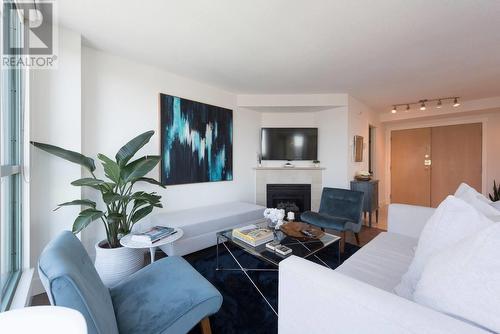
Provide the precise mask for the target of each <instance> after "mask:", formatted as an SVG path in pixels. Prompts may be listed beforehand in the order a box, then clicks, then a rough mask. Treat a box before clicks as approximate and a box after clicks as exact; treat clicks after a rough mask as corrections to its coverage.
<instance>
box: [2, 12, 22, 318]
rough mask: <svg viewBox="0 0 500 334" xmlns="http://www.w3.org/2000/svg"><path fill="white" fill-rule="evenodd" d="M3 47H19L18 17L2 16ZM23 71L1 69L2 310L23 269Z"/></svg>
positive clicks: (20, 29) (20, 36) (9, 298)
mask: <svg viewBox="0 0 500 334" xmlns="http://www.w3.org/2000/svg"><path fill="white" fill-rule="evenodd" d="M2 29H3V31H2V43H1V44H2V47H4V46H5V45H19V42H20V41H22V38H23V25H22V22H21V19H20V18H19V16H17V15H10V13H6V12H5V11H4V12H3V13H2ZM23 76H24V70H23V69H22V68H6V67H3V66H2V68H1V81H0V85H1V86H0V90H1V93H0V99H1V104H0V106H1V117H0V163H1V187H0V292H1V299H0V311H3V310H5V309H7V308H8V307H9V305H10V303H11V301H12V297H13V295H14V291H15V288H16V286H17V283H18V281H19V278H20V276H21V269H22V260H21V259H22V254H21V250H22V238H21V236H22V224H21V222H22V217H21V214H22V175H21V170H22V168H21V166H22V156H23V151H22V150H23V143H22V128H21V127H22V119H23V117H22V115H23V105H24V103H23V101H24V96H23V87H24V86H23Z"/></svg>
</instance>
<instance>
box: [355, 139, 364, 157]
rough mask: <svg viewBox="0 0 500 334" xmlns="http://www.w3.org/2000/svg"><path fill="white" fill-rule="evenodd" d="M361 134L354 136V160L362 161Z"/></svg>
mask: <svg viewBox="0 0 500 334" xmlns="http://www.w3.org/2000/svg"><path fill="white" fill-rule="evenodd" d="M363 145H364V144H363V136H354V161H355V162H362V161H363Z"/></svg>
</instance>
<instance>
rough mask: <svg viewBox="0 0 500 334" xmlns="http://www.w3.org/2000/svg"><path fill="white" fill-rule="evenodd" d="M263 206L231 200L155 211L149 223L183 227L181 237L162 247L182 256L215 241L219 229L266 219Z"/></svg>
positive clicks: (211, 244) (170, 254) (168, 251)
mask: <svg viewBox="0 0 500 334" xmlns="http://www.w3.org/2000/svg"><path fill="white" fill-rule="evenodd" d="M264 209H265V208H264V207H263V206H260V205H256V204H251V203H246V202H230V203H223V204H217V205H210V206H205V207H198V208H194V209H188V210H180V211H174V212H165V213H160V214H157V215H154V216H153V217H152V218H151V222H150V223H149V224H150V225H152V226H157V225H163V226H170V227H179V228H181V229H182V231H183V232H184V235H183V236H182V238H181V239H179V240H177V241H175V242H174V243H171V244H168V245H164V246H161V247H160V248H161V250H162V251H164V252H165V253H166V254H168V255H169V256H173V255H179V256H182V255H186V254H189V253H192V252H196V251H199V250H201V249H204V248H207V247H210V246H213V245H215V244H216V242H217V237H216V233H217V232H218V231H222V230H225V229H229V228H232V227H240V226H245V225H248V224H251V223H253V222H255V221H256V220H259V219H263V213H264Z"/></svg>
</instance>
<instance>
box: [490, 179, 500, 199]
mask: <svg viewBox="0 0 500 334" xmlns="http://www.w3.org/2000/svg"><path fill="white" fill-rule="evenodd" d="M489 195H490V199H491V200H492V201H493V202H498V201H500V185H498V187H497V183H496V181H493V194H489Z"/></svg>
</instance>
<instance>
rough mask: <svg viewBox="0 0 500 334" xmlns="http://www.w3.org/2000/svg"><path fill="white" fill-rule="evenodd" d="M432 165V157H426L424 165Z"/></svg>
mask: <svg viewBox="0 0 500 334" xmlns="http://www.w3.org/2000/svg"><path fill="white" fill-rule="evenodd" d="M430 165H432V160H431V159H425V160H424V166H426V167H428V166H430Z"/></svg>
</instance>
